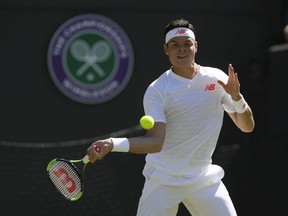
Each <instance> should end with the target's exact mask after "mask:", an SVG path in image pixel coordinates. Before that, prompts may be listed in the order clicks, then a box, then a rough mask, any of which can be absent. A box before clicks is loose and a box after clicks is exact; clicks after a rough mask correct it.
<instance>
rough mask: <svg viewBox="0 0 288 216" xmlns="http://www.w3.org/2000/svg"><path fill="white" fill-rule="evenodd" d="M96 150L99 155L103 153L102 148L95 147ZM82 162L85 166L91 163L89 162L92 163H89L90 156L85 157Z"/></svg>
mask: <svg viewBox="0 0 288 216" xmlns="http://www.w3.org/2000/svg"><path fill="white" fill-rule="evenodd" d="M94 148H95V151H96V152H98V153H100V152H101V148H100V146H96V145H94ZM82 161H83V163H85V164H87V163H89V162H90V161H89V156H88V155H85V157H84V158H83V159H82Z"/></svg>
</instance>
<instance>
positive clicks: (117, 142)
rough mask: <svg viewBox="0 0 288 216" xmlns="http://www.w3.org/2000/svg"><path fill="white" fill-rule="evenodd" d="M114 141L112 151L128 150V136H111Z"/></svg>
mask: <svg viewBox="0 0 288 216" xmlns="http://www.w3.org/2000/svg"><path fill="white" fill-rule="evenodd" d="M110 139H111V140H112V142H113V149H112V152H128V151H129V148H130V145H129V140H128V139H127V138H110Z"/></svg>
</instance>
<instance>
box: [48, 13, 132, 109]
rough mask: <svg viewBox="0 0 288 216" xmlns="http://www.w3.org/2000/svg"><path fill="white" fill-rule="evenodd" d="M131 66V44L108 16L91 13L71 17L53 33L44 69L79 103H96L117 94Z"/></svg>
mask: <svg viewBox="0 0 288 216" xmlns="http://www.w3.org/2000/svg"><path fill="white" fill-rule="evenodd" d="M133 66H134V54H133V49H132V45H131V43H130V40H129V38H128V36H127V35H126V33H125V32H124V31H123V30H122V28H121V27H120V26H119V25H118V24H116V23H115V22H114V21H112V20H111V19H109V18H107V17H104V16H100V15H93V14H85V15H80V16H76V17H73V18H71V19H69V20H67V21H66V22H64V23H63V24H62V25H61V26H60V27H59V28H58V30H57V31H56V32H55V34H54V35H53V37H52V39H51V41H50V44H49V48H48V69H49V72H50V75H51V77H52V80H53V81H54V83H55V84H56V86H57V87H58V89H59V90H60V91H61V92H62V93H64V94H65V95H66V96H67V97H69V98H71V99H72V100H75V101H77V102H80V103H85V104H98V103H103V102H105V101H108V100H111V99H112V98H114V97H115V96H117V95H118V94H119V93H120V92H121V91H122V90H123V89H124V87H125V86H126V85H127V84H128V81H129V80H130V77H131V75H132V70H133Z"/></svg>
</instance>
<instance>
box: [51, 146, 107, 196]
mask: <svg viewBox="0 0 288 216" xmlns="http://www.w3.org/2000/svg"><path fill="white" fill-rule="evenodd" d="M95 150H96V151H97V152H100V151H101V149H100V147H99V146H95ZM88 163H89V157H88V155H86V156H85V157H83V158H82V159H78V160H67V159H64V158H54V159H52V160H51V161H50V162H49V163H48V165H47V168H46V171H47V174H48V177H49V179H50V181H51V182H52V185H53V186H54V187H55V188H56V189H57V191H58V192H60V193H61V194H62V195H63V196H64V197H65V198H66V199H67V200H70V201H76V200H78V199H80V198H81V197H82V195H83V192H84V173H85V168H86V165H87V164H88ZM76 164H78V167H82V168H78V167H77V166H76ZM80 170H81V171H82V172H80Z"/></svg>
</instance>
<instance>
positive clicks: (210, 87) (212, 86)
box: [205, 84, 215, 91]
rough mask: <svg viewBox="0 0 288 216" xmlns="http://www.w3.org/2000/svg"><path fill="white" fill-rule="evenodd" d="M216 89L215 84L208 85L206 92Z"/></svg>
mask: <svg viewBox="0 0 288 216" xmlns="http://www.w3.org/2000/svg"><path fill="white" fill-rule="evenodd" d="M214 89H215V84H207V85H206V87H205V91H213V90H214Z"/></svg>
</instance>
